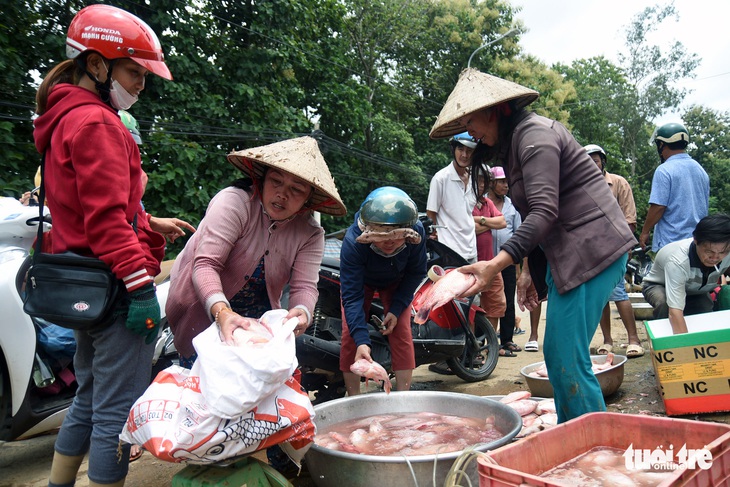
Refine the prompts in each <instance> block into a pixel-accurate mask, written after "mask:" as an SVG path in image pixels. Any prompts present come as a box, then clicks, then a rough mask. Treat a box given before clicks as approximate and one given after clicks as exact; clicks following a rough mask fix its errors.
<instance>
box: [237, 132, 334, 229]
mask: <svg viewBox="0 0 730 487" xmlns="http://www.w3.org/2000/svg"><path fill="white" fill-rule="evenodd" d="M228 160H229V161H230V162H231V163H232V164H233V165H234V166H236V167H237V168H239V169H240V170H241V171H243V172H244V173H245V174H247V175H248V176H249V177H251V179H253V180H254V181H263V177H264V171H265V169H266V167H265V166H268V167H273V168H276V169H278V170H280V171H285V172H287V173H289V174H291V175H292V176H296V177H298V178H300V179H302V180H304V181H306V182H308V183H309V184H311V185H312V187H314V194H313V195H312V198H311V200H310V203H309V204H308V206H309V207H310V208H311V209H313V210H317V211H319V212H321V213H327V214H328V215H334V216H344V215H346V214H347V208H346V207H345V204H344V203H343V202H342V199H341V198H340V194H339V193H338V192H337V187H336V186H335V180H334V179H333V178H332V175H331V174H330V170H329V168H328V167H327V163H326V162H325V160H324V157H323V156H322V153H321V152H320V151H319V145H317V141H316V140H315V139H313V138H312V137H299V138H296V139H289V140H283V141H281V142H276V143H274V144H269V145H263V146H261V147H254V148H252V149H245V150H241V151H236V152H231V153H230V154H228Z"/></svg>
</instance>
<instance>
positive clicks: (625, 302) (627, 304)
mask: <svg viewBox="0 0 730 487" xmlns="http://www.w3.org/2000/svg"><path fill="white" fill-rule="evenodd" d="M585 150H586V153H587V154H588V155H589V156H590V157H591V159H593V162H595V163H596V166H598V169H600V170H601V172H602V173H603V177H604V179H605V180H606V183H607V184H608V187H609V188H611V193H612V194H613V196H614V197H615V198H616V201H617V202H618V205H619V207H621V211H622V212H623V214H624V216H625V217H626V223H628V224H629V228H630V229H631V231H632V232H633V231H635V230H636V204H635V203H634V193H633V191H632V190H631V185H630V184H629V182H628V181H626V179H624V178H623V177H622V176H619V175H618V174H611V173H610V172H608V171H606V151H604V150H603V148H602V147H601V146H599V145H596V144H588V145H587V146H585ZM608 300H609V301H613V302H614V304H616V309H617V310H618V314H619V316H620V317H621V321H622V322H623V324H624V327H625V328H626V333H627V334H628V340H629V344H628V346H627V347H626V356H627V357H628V358H636V357H641V356H643V355H644V348H643V347H642V346H641V340H639V335H638V333H637V332H636V319H635V318H634V309H633V308H632V307H631V301H629V295H628V294H627V293H626V287H625V286H624V280H623V279H622V280H621V281H620V282H619V283H618V284H617V285H616V288H615V289H614V290H613V292H612V293H611V297H609V298H608ZM601 333H602V334H603V345H601V346H600V347H598V350H597V351H596V352H597V353H598V354H599V355H607V354H609V353H611V352H613V338H612V337H611V305H610V304H609V303H606V306H605V307H604V308H603V313H602V314H601Z"/></svg>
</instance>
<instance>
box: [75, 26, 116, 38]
mask: <svg viewBox="0 0 730 487" xmlns="http://www.w3.org/2000/svg"><path fill="white" fill-rule="evenodd" d="M84 30H85V31H87V32H88V31H94V32H101V33H104V34H114V35H117V36H121V35H122V33H121V32H119V31H118V30H116V29H107V28H106V27H97V26H95V25H90V26H88V27H86V28H84Z"/></svg>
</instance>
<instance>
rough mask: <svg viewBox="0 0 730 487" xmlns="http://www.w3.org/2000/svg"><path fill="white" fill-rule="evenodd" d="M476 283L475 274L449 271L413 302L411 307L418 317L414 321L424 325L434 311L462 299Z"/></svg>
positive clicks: (454, 270)
mask: <svg viewBox="0 0 730 487" xmlns="http://www.w3.org/2000/svg"><path fill="white" fill-rule="evenodd" d="M476 282H477V279H476V277H474V274H463V273H461V272H459V271H458V270H456V269H450V270H448V271H447V272H446V275H444V276H443V277H441V278H440V279H439V280H438V281H436V282H434V283H433V285H432V286H431V287H430V288H428V290H427V291H426V292H425V293H423V294H421V295H419V296H417V297H416V298H415V299H414V300H413V303H411V306H413V309H415V310H416V317H415V319H414V320H413V321H415V322H416V323H418V324H419V325H422V324H424V323H425V322H426V321H427V320H428V315H429V314H430V313H431V310H432V309H434V308H438V307H439V306H443V305H444V304H446V303H448V302H449V301H451V300H453V299H454V298H456V297H461V296H462V295H463V294H464V293H465V292H466V290H467V289H469V288H470V287H472V286H473V285H474V284H475V283H476Z"/></svg>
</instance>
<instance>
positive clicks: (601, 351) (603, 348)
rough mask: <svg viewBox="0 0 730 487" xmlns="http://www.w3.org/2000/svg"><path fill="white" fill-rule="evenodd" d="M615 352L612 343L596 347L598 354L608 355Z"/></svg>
mask: <svg viewBox="0 0 730 487" xmlns="http://www.w3.org/2000/svg"><path fill="white" fill-rule="evenodd" d="M611 352H613V345H611V344H610V343H604V344H603V345H601V346H600V347H598V348H597V349H596V355H608V354H609V353H611Z"/></svg>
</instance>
